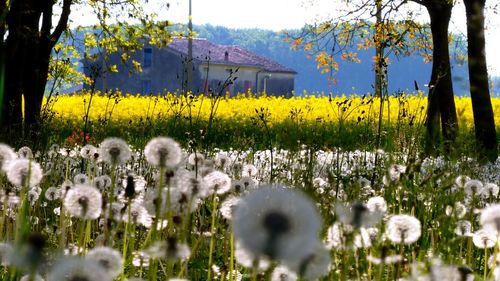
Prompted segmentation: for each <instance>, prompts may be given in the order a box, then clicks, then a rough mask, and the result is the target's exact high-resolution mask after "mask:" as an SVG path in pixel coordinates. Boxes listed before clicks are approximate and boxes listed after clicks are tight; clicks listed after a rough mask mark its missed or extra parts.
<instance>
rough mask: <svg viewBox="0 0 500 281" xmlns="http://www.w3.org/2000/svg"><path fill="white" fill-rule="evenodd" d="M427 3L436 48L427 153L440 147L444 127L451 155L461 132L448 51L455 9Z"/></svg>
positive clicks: (450, 6)
mask: <svg viewBox="0 0 500 281" xmlns="http://www.w3.org/2000/svg"><path fill="white" fill-rule="evenodd" d="M428 2H429V3H427V5H426V8H427V11H428V12H429V16H430V19H431V32H432V43H433V49H432V74H431V80H430V82H429V96H428V106H427V120H426V123H427V136H426V147H425V150H426V153H427V154H436V153H437V151H438V149H439V146H440V137H439V135H440V134H439V125H441V129H442V132H443V139H444V148H445V152H447V153H448V152H450V150H451V148H452V147H453V146H452V144H453V142H454V141H455V139H456V135H457V131H458V122H457V113H456V108H455V100H454V97H453V85H452V79H451V66H450V52H449V48H448V25H449V22H450V18H451V9H452V8H453V6H452V5H451V4H449V3H447V1H443V2H441V1H428ZM440 120H441V124H440Z"/></svg>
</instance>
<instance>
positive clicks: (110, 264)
mask: <svg viewBox="0 0 500 281" xmlns="http://www.w3.org/2000/svg"><path fill="white" fill-rule="evenodd" d="M85 258H86V259H89V260H93V261H96V262H97V263H98V264H99V265H100V266H102V267H103V268H104V270H106V272H107V273H108V274H109V275H110V276H111V278H116V277H118V275H120V273H121V272H122V269H123V262H122V258H121V255H120V252H118V251H117V250H115V249H112V248H109V247H96V248H94V249H92V250H90V251H89V252H88V253H87V255H86V256H85Z"/></svg>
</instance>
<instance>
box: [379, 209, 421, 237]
mask: <svg viewBox="0 0 500 281" xmlns="http://www.w3.org/2000/svg"><path fill="white" fill-rule="evenodd" d="M421 231H422V227H421V224H420V221H419V220H418V219H417V218H416V217H414V216H410V215H394V216H392V217H390V218H389V221H388V222H387V228H386V230H385V234H386V236H387V238H388V239H389V240H390V241H391V242H393V243H404V244H411V243H414V242H416V241H417V240H418V238H420V235H421Z"/></svg>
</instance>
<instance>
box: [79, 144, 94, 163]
mask: <svg viewBox="0 0 500 281" xmlns="http://www.w3.org/2000/svg"><path fill="white" fill-rule="evenodd" d="M96 153H98V149H97V147H95V146H93V145H91V144H86V145H84V146H83V147H82V149H80V156H81V157H82V158H83V159H94V156H95V154H96Z"/></svg>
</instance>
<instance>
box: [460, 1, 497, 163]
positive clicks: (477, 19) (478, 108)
mask: <svg viewBox="0 0 500 281" xmlns="http://www.w3.org/2000/svg"><path fill="white" fill-rule="evenodd" d="M485 2H486V1H485V0H464V4H465V13H466V16H467V48H468V51H467V52H468V62H469V81H470V95H471V100H472V112H473V114H474V128H475V135H476V142H477V148H478V152H479V158H480V160H486V159H488V160H489V161H495V160H496V159H497V157H498V147H497V139H496V129H495V119H494V115H493V108H492V106H491V98H490V90H489V83H488V69H487V66H486V55H485V38H484V6H485Z"/></svg>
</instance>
